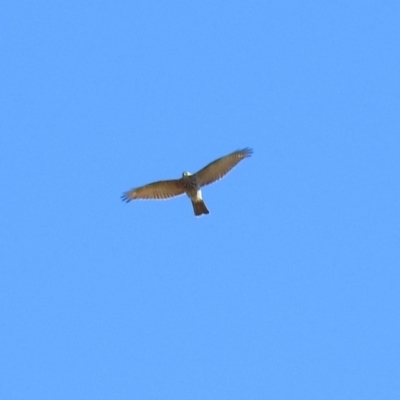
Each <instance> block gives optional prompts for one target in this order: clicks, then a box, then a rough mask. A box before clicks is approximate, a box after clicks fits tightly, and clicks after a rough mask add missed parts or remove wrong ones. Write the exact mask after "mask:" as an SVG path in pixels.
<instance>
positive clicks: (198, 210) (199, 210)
mask: <svg viewBox="0 0 400 400" xmlns="http://www.w3.org/2000/svg"><path fill="white" fill-rule="evenodd" d="M192 205H193V211H194V215H196V216H199V215H201V214H209V213H210V211H208V210H207V207H206V205H205V204H204V201H203V200H196V201H193V200H192Z"/></svg>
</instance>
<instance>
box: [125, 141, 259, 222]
mask: <svg viewBox="0 0 400 400" xmlns="http://www.w3.org/2000/svg"><path fill="white" fill-rule="evenodd" d="M252 154H253V150H252V149H250V148H248V147H247V148H245V149H242V150H237V151H234V152H233V153H231V154H228V155H227V156H224V157H221V158H218V159H217V160H215V161H213V162H211V163H210V164H208V165H206V166H205V167H204V168H202V169H201V170H200V171H198V172H196V173H195V174H191V173H190V172H184V173H183V174H182V178H180V179H171V180H166V181H158V182H153V183H150V184H148V185H144V186H140V187H137V188H134V189H132V190H129V191H128V192H125V193H124V194H123V195H122V196H121V198H122V200H123V201H126V202H127V203H128V202H130V201H131V200H135V199H146V200H148V199H155V200H164V199H168V198H170V197H175V196H180V195H182V194H185V193H186V194H187V195H188V197H189V198H190V200H191V201H192V205H193V211H194V214H195V215H196V216H200V215H202V214H209V211H208V209H207V207H206V205H205V204H204V201H203V198H202V194H201V187H202V186H206V185H209V184H210V183H213V182H215V181H218V180H219V179H221V178H222V177H223V176H225V175H226V174H227V173H228V172H229V171H230V170H231V169H232V168H233V167H234V166H236V165H237V164H238V163H239V162H240V161H242V160H243V159H245V158H248V157H250V156H251V155H252Z"/></svg>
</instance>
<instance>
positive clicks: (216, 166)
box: [195, 148, 253, 186]
mask: <svg viewBox="0 0 400 400" xmlns="http://www.w3.org/2000/svg"><path fill="white" fill-rule="evenodd" d="M252 153H253V150H252V149H250V148H245V149H242V150H237V151H234V152H233V153H231V154H228V155H227V156H224V157H221V158H218V159H217V160H215V161H213V162H211V163H210V164H208V165H206V166H205V167H204V168H203V169H201V170H200V171H198V172H196V174H195V175H196V178H197V182H198V184H199V185H200V186H205V185H209V184H210V183H213V182H215V181H217V180H219V179H221V178H222V177H224V176H225V175H226V174H227V173H228V172H229V171H230V170H231V169H232V168H233V167H234V166H235V165H237V164H238V163H239V162H240V161H242V160H243V159H245V158H247V157H250V156H251V155H252Z"/></svg>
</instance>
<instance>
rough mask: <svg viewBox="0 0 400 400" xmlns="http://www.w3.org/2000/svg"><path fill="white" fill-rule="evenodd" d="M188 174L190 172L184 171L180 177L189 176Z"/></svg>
mask: <svg viewBox="0 0 400 400" xmlns="http://www.w3.org/2000/svg"><path fill="white" fill-rule="evenodd" d="M190 175H192V174H191V173H190V172H184V173H183V174H182V177H185V176H190Z"/></svg>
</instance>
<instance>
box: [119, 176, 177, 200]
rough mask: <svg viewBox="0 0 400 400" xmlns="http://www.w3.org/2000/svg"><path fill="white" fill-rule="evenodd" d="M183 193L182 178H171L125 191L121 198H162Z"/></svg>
mask: <svg viewBox="0 0 400 400" xmlns="http://www.w3.org/2000/svg"><path fill="white" fill-rule="evenodd" d="M184 193H185V188H184V186H183V183H182V179H172V180H168V181H158V182H153V183H150V184H148V185H144V186H140V187H138V188H135V189H132V190H129V191H127V192H125V193H124V194H123V195H122V196H121V198H122V200H124V201H126V202H129V201H131V200H135V199H143V200H150V199H153V200H163V199H168V198H170V197H175V196H180V195H182V194H184Z"/></svg>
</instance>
